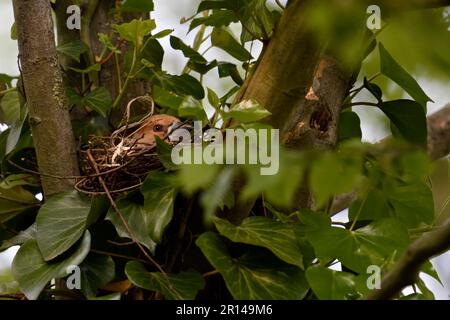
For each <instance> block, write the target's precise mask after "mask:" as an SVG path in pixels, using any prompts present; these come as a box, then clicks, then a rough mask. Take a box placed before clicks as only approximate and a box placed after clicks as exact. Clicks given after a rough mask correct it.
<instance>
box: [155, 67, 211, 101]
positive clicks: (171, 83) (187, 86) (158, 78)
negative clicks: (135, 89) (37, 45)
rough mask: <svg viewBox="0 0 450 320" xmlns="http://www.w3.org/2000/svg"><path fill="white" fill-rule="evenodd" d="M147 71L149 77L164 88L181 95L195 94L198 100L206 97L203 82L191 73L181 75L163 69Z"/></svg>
mask: <svg viewBox="0 0 450 320" xmlns="http://www.w3.org/2000/svg"><path fill="white" fill-rule="evenodd" d="M146 71H147V72H148V75H147V78H148V79H149V80H151V81H152V82H153V83H154V84H155V85H157V86H159V87H161V88H163V89H164V90H167V91H172V92H173V93H176V94H178V95H181V96H193V97H194V98H196V99H198V100H202V99H203V98H204V97H205V90H204V89H203V86H202V84H201V83H200V81H198V80H197V79H196V78H194V77H193V76H191V75H188V74H186V73H184V74H182V75H181V76H174V75H171V74H167V73H164V72H162V71H160V72H155V71H154V70H151V69H147V70H146Z"/></svg>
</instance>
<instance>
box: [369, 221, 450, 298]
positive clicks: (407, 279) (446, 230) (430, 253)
mask: <svg viewBox="0 0 450 320" xmlns="http://www.w3.org/2000/svg"><path fill="white" fill-rule="evenodd" d="M449 248H450V219H449V220H447V221H446V223H445V224H444V225H442V226H440V227H439V228H438V229H436V230H435V231H431V232H428V233H426V234H424V235H423V236H421V237H420V238H419V239H417V240H416V241H414V242H413V243H412V244H411V245H410V246H409V248H408V249H407V250H406V252H405V253H404V254H403V256H402V257H401V258H400V260H399V261H398V262H397V263H396V264H395V266H394V267H393V268H392V269H391V270H390V271H389V272H388V273H387V274H386V276H385V277H384V278H383V280H382V282H381V289H378V290H373V291H372V292H371V293H370V294H369V295H368V296H367V299H369V300H385V299H391V298H393V297H395V296H396V295H397V294H398V293H399V292H400V291H401V290H402V289H403V288H404V287H406V286H408V285H410V284H413V283H414V281H415V280H416V278H417V276H418V274H419V272H420V269H421V266H422V265H423V264H424V263H425V262H426V261H427V260H428V259H430V258H432V257H434V256H437V255H439V254H442V253H444V252H446V251H447V250H448V249H449Z"/></svg>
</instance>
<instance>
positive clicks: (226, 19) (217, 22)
mask: <svg viewBox="0 0 450 320" xmlns="http://www.w3.org/2000/svg"><path fill="white" fill-rule="evenodd" d="M238 21H239V19H238V18H237V16H236V14H234V13H233V12H232V11H230V10H213V11H212V13H211V14H210V15H209V16H207V17H200V18H195V19H194V20H192V22H191V24H190V25H189V32H190V31H192V30H194V29H195V28H197V27H198V26H200V25H205V26H212V27H223V26H228V25H230V24H231V23H233V22H238Z"/></svg>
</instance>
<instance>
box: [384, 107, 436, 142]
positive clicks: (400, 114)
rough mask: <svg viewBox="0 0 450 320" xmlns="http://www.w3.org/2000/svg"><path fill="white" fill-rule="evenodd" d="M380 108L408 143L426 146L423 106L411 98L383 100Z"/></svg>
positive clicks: (425, 121)
mask: <svg viewBox="0 0 450 320" xmlns="http://www.w3.org/2000/svg"><path fill="white" fill-rule="evenodd" d="M380 109H381V110H382V111H383V112H384V114H386V116H387V117H388V118H389V119H390V120H391V121H392V123H393V124H394V125H395V127H396V128H397V129H398V130H399V132H400V134H401V136H402V137H403V138H404V139H405V140H407V141H408V142H410V143H414V144H418V145H422V146H426V143H427V119H426V115H425V111H424V109H423V107H422V106H421V105H420V104H418V103H417V102H415V101H412V100H394V101H387V102H383V103H382V104H381V105H380Z"/></svg>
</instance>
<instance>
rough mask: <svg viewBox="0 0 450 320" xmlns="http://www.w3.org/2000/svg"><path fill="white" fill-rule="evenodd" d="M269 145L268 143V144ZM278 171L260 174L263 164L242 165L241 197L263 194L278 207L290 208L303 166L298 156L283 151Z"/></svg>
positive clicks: (301, 175)
mask: <svg viewBox="0 0 450 320" xmlns="http://www.w3.org/2000/svg"><path fill="white" fill-rule="evenodd" d="M268 146H270V144H268ZM278 161H279V164H278V172H277V173H275V174H271V175H261V169H262V168H263V166H259V165H256V166H255V165H247V166H245V167H244V170H245V172H246V176H247V183H246V185H245V187H244V189H243V190H242V193H241V195H240V196H241V197H242V199H244V200H245V199H250V198H252V197H255V196H259V195H260V194H264V199H265V200H267V201H268V202H269V203H271V204H273V205H275V206H277V207H279V208H291V207H292V206H291V205H292V204H293V202H294V200H295V197H296V195H297V194H298V188H299V187H300V184H301V182H302V178H303V172H304V167H305V166H303V165H302V159H301V158H300V157H296V156H291V155H290V154H287V153H285V152H281V153H280V155H279V159H278Z"/></svg>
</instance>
